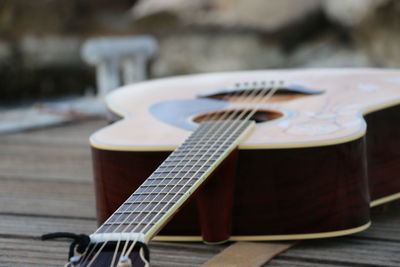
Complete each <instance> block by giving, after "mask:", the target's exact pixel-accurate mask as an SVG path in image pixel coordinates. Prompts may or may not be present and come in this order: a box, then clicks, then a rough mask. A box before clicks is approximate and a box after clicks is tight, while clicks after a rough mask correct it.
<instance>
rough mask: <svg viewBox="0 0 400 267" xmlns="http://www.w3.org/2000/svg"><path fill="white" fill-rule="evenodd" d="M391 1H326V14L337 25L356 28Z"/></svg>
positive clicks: (324, 4) (324, 3) (324, 5)
mask: <svg viewBox="0 0 400 267" xmlns="http://www.w3.org/2000/svg"><path fill="white" fill-rule="evenodd" d="M388 2H389V0H346V1H337V0H325V1H324V2H323V9H324V12H325V13H326V14H327V15H328V16H329V18H331V19H332V20H333V21H335V22H336V23H339V24H342V25H344V26H349V27H355V26H358V25H360V24H361V23H362V22H364V21H365V20H366V19H368V18H369V17H371V16H373V14H374V13H375V12H376V10H377V9H378V8H379V7H381V6H382V5H384V4H387V3H388Z"/></svg>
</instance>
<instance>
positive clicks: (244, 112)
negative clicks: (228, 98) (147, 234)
mask: <svg viewBox="0 0 400 267" xmlns="http://www.w3.org/2000/svg"><path fill="white" fill-rule="evenodd" d="M271 95H272V94H271ZM255 111H256V109H254V112H255ZM247 112H248V111H247V110H246V111H243V112H242V116H243V115H244V114H246V113H247ZM254 112H253V114H254ZM253 114H249V115H248V118H250V117H251V116H252V115H253ZM232 116H233V117H234V115H233V114H232ZM242 116H240V117H239V119H240V118H241V117H242ZM237 120H238V119H237ZM164 197H165V196H164ZM153 210H154V208H153ZM161 211H163V210H161ZM154 219H155V218H154V217H153V220H154ZM143 220H144V219H143ZM143 220H142V222H143ZM142 222H140V223H139V224H138V225H137V226H136V227H135V228H134V229H136V228H137V227H138V226H139V225H141V224H143V223H142ZM147 226H149V225H147ZM144 229H146V227H145V228H144ZM142 231H143V229H142ZM136 241H137V240H135V242H134V243H136ZM126 244H128V242H127V243H126ZM133 247H134V244H133V245H132V246H131V249H130V250H129V251H128V253H127V255H129V253H130V251H131V250H132V248H133Z"/></svg>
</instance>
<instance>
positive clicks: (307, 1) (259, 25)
mask: <svg viewBox="0 0 400 267" xmlns="http://www.w3.org/2000/svg"><path fill="white" fill-rule="evenodd" d="M321 2H322V0H302V1H293V0H265V1H258V0H247V1H241V0H195V1H186V0H173V1H163V0H146V1H140V2H139V3H138V4H137V5H136V6H135V7H134V8H133V11H132V14H133V17H134V19H136V20H140V19H145V18H147V17H151V18H152V19H155V18H156V17H157V16H160V17H161V16H165V14H166V13H167V14H169V15H170V16H173V17H175V18H177V19H178V20H179V21H180V24H183V25H193V24H195V25H213V26H219V27H230V28H232V27H239V28H254V29H260V30H262V31H276V30H278V29H280V28H282V27H285V26H287V25H290V24H292V23H294V22H296V21H298V20H301V19H303V18H305V17H307V15H309V14H310V13H314V12H317V11H318V10H319V9H320V6H321Z"/></svg>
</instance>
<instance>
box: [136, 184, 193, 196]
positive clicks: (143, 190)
mask: <svg viewBox="0 0 400 267" xmlns="http://www.w3.org/2000/svg"><path fill="white" fill-rule="evenodd" d="M190 187H191V185H180V186H178V185H175V186H172V185H166V186H159V185H155V186H150V185H145V186H141V187H139V188H138V189H137V190H136V191H135V194H142V195H143V194H153V193H155V194H176V193H179V192H182V190H184V191H183V192H186V189H188V188H190Z"/></svg>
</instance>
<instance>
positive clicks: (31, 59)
mask: <svg viewBox="0 0 400 267" xmlns="http://www.w3.org/2000/svg"><path fill="white" fill-rule="evenodd" d="M399 31H400V1H395V0H346V1H337V0H300V1H299V0H263V1H257V0H246V1H240V0H190V1H187V0H168V1H166V0H145V1H136V0H113V1H106V0H35V1H25V0H2V1H1V2H0V105H1V106H3V107H5V106H9V105H15V104H21V103H27V102H28V103H29V102H30V101H33V100H38V99H48V98H54V97H59V96H69V95H93V94H96V88H97V86H96V81H95V68H94V67H93V66H89V65H88V64H86V63H85V62H84V61H83V60H82V56H81V46H82V44H83V43H84V42H85V41H87V40H88V39H89V38H93V37H112V36H113V37H117V36H135V35H143V34H146V35H151V36H153V37H154V38H155V40H156V41H157V43H158V46H159V49H158V52H157V54H156V55H155V56H154V57H153V59H152V60H151V61H150V64H149V65H148V66H147V67H146V68H147V69H148V75H149V78H158V77H166V76H171V75H180V74H188V73H200V72H215V71H230V70H245V69H246V70H250V69H270V68H312V67H390V68H396V67H399V66H400V45H399V44H400V34H399Z"/></svg>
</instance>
